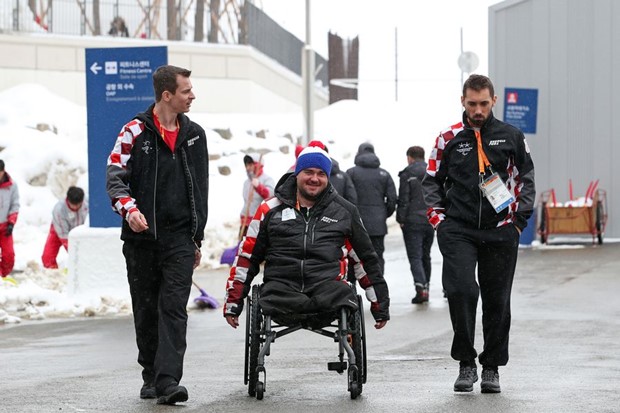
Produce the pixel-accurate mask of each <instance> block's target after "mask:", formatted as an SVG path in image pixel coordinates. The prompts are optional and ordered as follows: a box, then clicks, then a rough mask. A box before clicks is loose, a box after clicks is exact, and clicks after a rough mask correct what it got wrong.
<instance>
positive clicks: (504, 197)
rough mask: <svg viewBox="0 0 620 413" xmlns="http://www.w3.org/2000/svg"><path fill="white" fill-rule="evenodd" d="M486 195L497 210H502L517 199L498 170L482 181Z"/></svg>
mask: <svg viewBox="0 0 620 413" xmlns="http://www.w3.org/2000/svg"><path fill="white" fill-rule="evenodd" d="M480 189H481V190H482V193H483V194H484V197H485V198H486V199H488V200H489V202H490V203H491V206H492V207H493V209H495V212H500V211H502V210H503V209H505V208H506V207H507V206H508V205H510V204H511V203H512V202H514V201H515V197H514V196H513V195H512V194H511V193H510V191H509V190H508V188H507V187H506V184H505V183H504V181H502V178H500V177H499V175H498V174H497V172H495V173H494V174H493V175H491V176H490V177H488V178H487V179H485V180H484V181H482V182H481V183H480Z"/></svg>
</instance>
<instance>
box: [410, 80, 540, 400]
mask: <svg viewBox="0 0 620 413" xmlns="http://www.w3.org/2000/svg"><path fill="white" fill-rule="evenodd" d="M496 101H497V96H495V90H494V87H493V83H492V82H491V79H489V78H488V77H486V76H482V75H475V74H474V75H471V76H470V77H469V78H468V79H467V80H466V81H465V83H464V84H463V95H462V96H461V104H462V105H463V108H464V112H463V117H462V121H461V122H459V123H456V124H454V125H453V126H451V127H449V128H447V129H445V130H444V131H442V132H441V133H440V134H439V136H438V137H437V140H436V143H435V147H434V148H433V151H432V152H431V156H430V157H429V162H428V168H427V170H426V175H425V176H424V180H423V181H422V187H423V188H424V198H425V200H426V204H427V205H428V206H429V209H428V218H429V221H430V223H431V225H433V227H434V228H435V229H436V230H437V243H438V244H439V249H440V250H441V254H442V255H443V274H442V275H443V277H442V281H443V287H444V289H445V291H446V295H447V298H448V306H449V308H450V319H451V320H452V328H453V331H454V338H453V340H452V351H451V355H452V358H453V359H455V360H458V361H459V375H458V378H457V379H456V382H455V383H454V391H456V392H470V391H472V390H473V385H474V383H475V382H476V381H478V373H477V367H476V357H478V360H479V362H480V364H482V381H481V384H480V388H481V390H482V392H483V393H499V392H500V391H501V390H500V385H499V372H498V367H499V366H505V365H506V363H508V336H509V331H510V317H511V315H510V294H511V291H512V282H513V279H514V274H515V267H516V264H517V253H518V251H519V235H520V233H521V231H522V230H523V228H525V227H526V225H527V219H528V218H529V217H530V216H531V215H532V213H533V210H534V198H535V196H536V189H535V185H534V163H533V162H532V157H531V155H530V150H529V147H528V146H527V142H526V140H525V137H524V136H523V133H522V132H521V131H520V130H519V129H517V128H515V127H514V126H512V125H509V124H507V123H504V122H502V121H500V120H498V119H496V118H495V117H494V116H493V106H495V102H496ZM476 268H477V278H478V282H476ZM479 297H480V298H481V299H482V332H483V337H484V344H483V348H482V353H480V355H478V353H477V352H476V348H475V347H474V337H475V326H476V308H477V306H478V298H479Z"/></svg>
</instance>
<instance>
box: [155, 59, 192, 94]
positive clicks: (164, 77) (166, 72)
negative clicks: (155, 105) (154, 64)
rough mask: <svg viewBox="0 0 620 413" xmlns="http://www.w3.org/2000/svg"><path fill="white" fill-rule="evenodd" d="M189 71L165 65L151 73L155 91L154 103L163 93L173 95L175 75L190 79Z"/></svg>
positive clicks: (175, 89) (175, 87)
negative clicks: (166, 92)
mask: <svg viewBox="0 0 620 413" xmlns="http://www.w3.org/2000/svg"><path fill="white" fill-rule="evenodd" d="M191 74H192V71H191V70H187V69H183V68H182V67H177V66H172V65H165V66H160V67H158V68H157V70H155V73H153V90H155V102H159V101H160V100H161V96H162V95H163V94H164V92H165V91H168V92H170V93H172V94H173V95H174V94H175V93H176V91H177V87H178V86H179V85H178V84H177V75H181V76H183V77H190V75H191Z"/></svg>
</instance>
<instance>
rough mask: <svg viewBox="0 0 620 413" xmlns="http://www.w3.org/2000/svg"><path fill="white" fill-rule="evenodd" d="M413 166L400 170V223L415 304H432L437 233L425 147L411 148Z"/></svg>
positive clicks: (411, 164)
mask: <svg viewBox="0 0 620 413" xmlns="http://www.w3.org/2000/svg"><path fill="white" fill-rule="evenodd" d="M407 162H408V163H409V165H408V166H407V167H406V168H405V169H403V170H402V171H400V173H399V174H398V176H399V178H400V185H399V188H398V207H397V209H396V222H398V223H399V224H400V227H401V229H402V230H403V238H404V240H405V248H406V250H407V258H408V259H409V266H410V268H411V275H412V276H413V283H414V285H415V291H416V295H415V297H413V299H412V300H411V304H421V303H425V302H427V301H428V290H429V283H430V282H431V247H432V246H433V240H434V239H435V231H433V227H432V226H431V224H429V222H428V219H427V218H426V203H425V202H424V194H423V193H422V179H424V175H425V173H426V162H424V148H422V147H421V146H412V147H410V148H409V149H407Z"/></svg>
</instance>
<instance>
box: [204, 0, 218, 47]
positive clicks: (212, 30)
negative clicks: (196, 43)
mask: <svg viewBox="0 0 620 413" xmlns="http://www.w3.org/2000/svg"><path fill="white" fill-rule="evenodd" d="M209 11H210V12H211V13H210V15H211V27H209V36H208V39H207V40H208V41H209V43H219V40H218V32H219V31H220V0H211V6H210V7H209Z"/></svg>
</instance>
